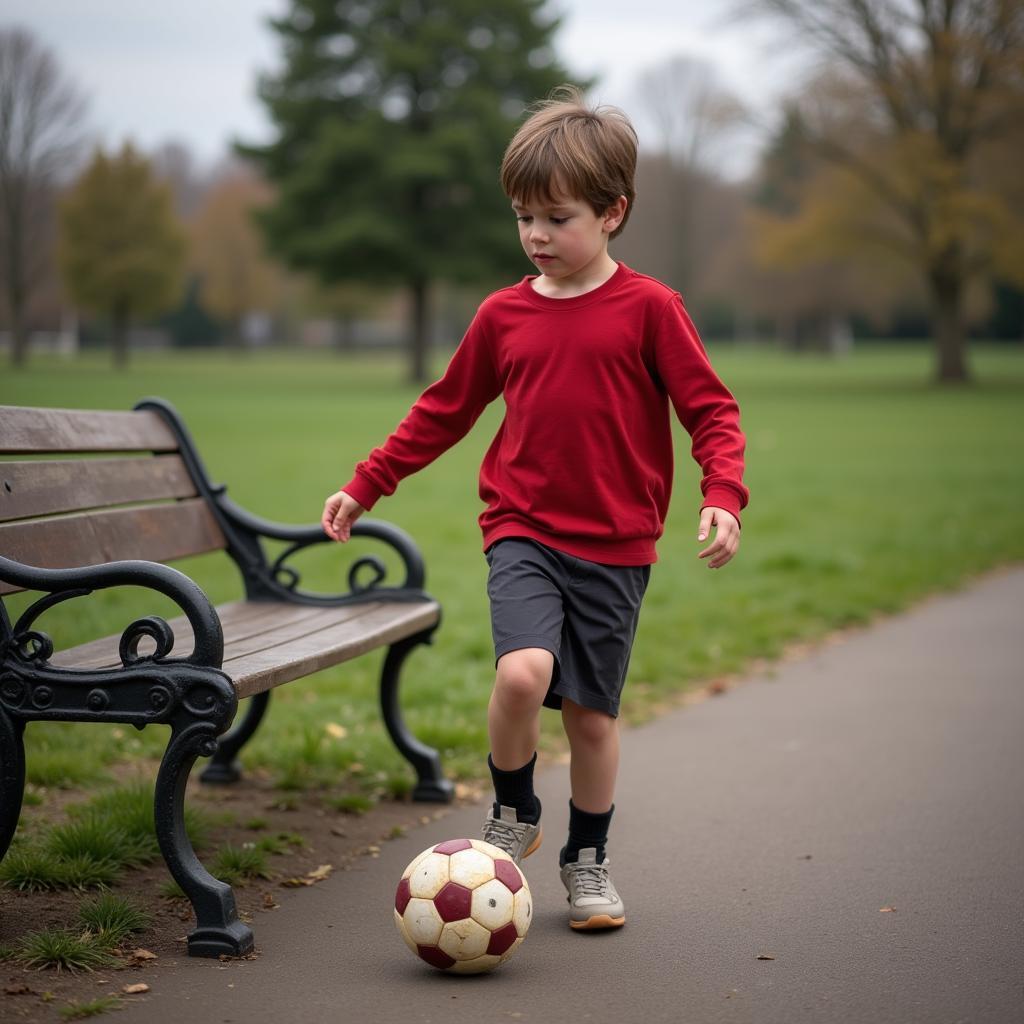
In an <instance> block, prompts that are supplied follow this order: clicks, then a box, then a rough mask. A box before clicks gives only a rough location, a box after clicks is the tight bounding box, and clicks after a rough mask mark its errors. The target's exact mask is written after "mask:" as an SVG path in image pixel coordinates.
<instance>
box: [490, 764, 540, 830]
mask: <svg viewBox="0 0 1024 1024" xmlns="http://www.w3.org/2000/svg"><path fill="white" fill-rule="evenodd" d="M536 763H537V753H536V751H534V754H533V757H531V758H530V760H529V761H527V762H526V764H524V765H523V767H522V768H516V769H515V770H513V771H510V772H506V771H502V769H501V768H495V767H494V761H493V760H492V759H491V755H490V754H488V755H487V767H488V768H490V769H491V778H492V779H493V780H494V816H495V817H496V818H498V817H500V816H501V805H502V804H504V805H505V806H506V807H514V808H515V809H516V820H518V821H526V822H529V823H530V824H531V825H536V824H537V822H538V821H540V801H539V800H538V799H537V797H536V796H534V794H533V766H534V765H535V764H536Z"/></svg>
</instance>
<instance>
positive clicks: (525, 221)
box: [516, 213, 532, 224]
mask: <svg viewBox="0 0 1024 1024" xmlns="http://www.w3.org/2000/svg"><path fill="white" fill-rule="evenodd" d="M516 220H517V221H519V223H520V224H529V223H530V221H531V220H532V218H531V217H528V216H527V215H526V214H525V213H520V214H519V215H518V216H517V217H516Z"/></svg>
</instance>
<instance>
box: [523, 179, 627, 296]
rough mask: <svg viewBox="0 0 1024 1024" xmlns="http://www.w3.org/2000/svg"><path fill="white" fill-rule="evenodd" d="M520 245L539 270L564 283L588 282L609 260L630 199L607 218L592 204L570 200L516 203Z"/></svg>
mask: <svg viewBox="0 0 1024 1024" xmlns="http://www.w3.org/2000/svg"><path fill="white" fill-rule="evenodd" d="M512 209H513V210H514V211H515V215H516V220H517V221H518V222H519V241H520V242H521V244H522V246H523V251H524V252H525V253H526V255H527V256H529V257H530V259H531V260H532V261H533V264H534V265H535V266H536V267H537V269H538V270H539V271H540V272H541V273H542V274H543V275H544V276H545V277H548V278H551V279H553V280H557V281H559V282H561V283H569V282H570V281H572V280H574V279H576V280H581V279H585V277H586V276H587V273H588V271H590V270H592V269H594V268H596V267H597V266H599V265H602V264H604V263H605V262H606V261H607V259H608V236H609V235H610V234H611V233H612V232H613V231H614V230H615V229H616V228H617V227H618V226H619V224H620V223H621V221H622V217H623V214H624V213H625V211H626V199H625V197H624V196H620V197H619V200H618V202H617V203H615V204H614V205H613V206H611V207H610V208H609V209H608V210H606V211H605V212H604V213H603V214H597V213H594V211H593V209H592V208H591V207H590V204H589V203H587V202H585V201H584V200H582V199H574V198H571V197H569V196H558V195H556V196H553V197H552V198H551V199H539V198H538V199H531V200H516V201H514V202H513V203H512Z"/></svg>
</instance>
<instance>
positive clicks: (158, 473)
mask: <svg viewBox="0 0 1024 1024" xmlns="http://www.w3.org/2000/svg"><path fill="white" fill-rule="evenodd" d="M195 493H196V489H195V485H194V484H193V483H192V479H191V477H190V476H189V475H188V470H187V469H186V468H185V463H184V462H182V460H181V457H180V456H178V455H157V456H155V457H145V458H127V459H60V460H53V461H50V462H3V463H0V522H7V521H10V520H12V519H28V518H29V517H30V516H47V515H52V514H54V513H58V512H78V511H79V510H81V509H90V508H107V507H109V506H111V505H128V504H131V503H134V502H140V501H160V500H163V499H167V498H191V497H194V496H195Z"/></svg>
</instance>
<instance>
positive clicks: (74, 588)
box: [0, 399, 452, 956]
mask: <svg viewBox="0 0 1024 1024" xmlns="http://www.w3.org/2000/svg"><path fill="white" fill-rule="evenodd" d="M0 455H3V456H7V457H6V458H4V459H2V460H0V859H2V858H3V856H4V854H5V853H6V852H7V849H8V847H9V845H10V842H11V840H12V838H13V835H14V831H15V829H16V827H17V823H18V817H19V814H20V811H21V802H22V796H23V791H24V784H25V752H24V744H23V733H24V729H25V725H26V723H28V722H31V721H65V722H118V723H124V724H128V725H133V726H136V727H137V728H139V729H142V728H143V727H145V726H147V725H157V724H160V725H167V726H170V736H169V739H168V743H167V747H166V750H165V752H164V755H163V759H162V761H161V764H160V768H159V771H158V773H157V777H156V782H155V788H154V816H155V825H156V835H157V840H158V842H159V845H160V850H161V852H162V854H163V857H164V860H165V861H166V863H167V867H168V869H169V870H170V872H171V874H172V875H173V877H174V879H175V880H176V881H177V882H178V884H179V885H180V886H181V888H182V889H183V890H184V892H185V894H186V895H187V896H188V898H189V900H190V901H191V902H192V906H193V908H194V910H195V914H196V922H197V924H196V928H195V929H194V930H193V931H192V932H191V934H190V935H189V937H188V951H189V953H190V954H191V955H193V956H219V955H221V954H228V955H233V956H239V955H242V954H244V953H246V952H248V951H249V950H251V949H252V946H253V936H252V931H251V929H249V928H248V927H247V926H246V925H245V924H244V923H243V922H242V921H240V920H239V918H238V914H237V911H236V908H235V899H234V894H233V892H232V890H231V887H230V886H229V885H226V884H225V883H224V882H221V881H219V880H218V879H216V878H214V877H213V876H212V875H210V874H209V873H208V872H207V871H206V870H205V868H204V867H203V866H202V864H201V863H200V862H199V860H198V858H197V857H196V855H195V852H194V850H193V848H192V845H191V842H190V841H189V838H188V834H187V832H186V830H185V820H184V799H185V785H186V782H187V780H188V776H189V772H190V771H191V769H192V766H193V764H194V763H195V761H196V758H197V757H210V758H211V760H210V762H209V764H208V765H207V767H206V768H205V770H204V771H203V772H202V773H201V776H200V778H201V780H202V781H204V782H207V783H227V782H232V781H235V780H237V779H238V778H239V766H238V763H237V760H236V758H237V755H238V752H239V750H240V749H241V748H242V746H243V745H244V744H245V743H246V741H247V740H248V739H249V738H250V737H251V736H252V735H253V733H254V732H255V731H256V728H257V727H258V725H259V724H260V721H261V720H262V718H263V716H264V714H265V712H266V710H267V705H268V701H269V697H270V691H271V689H272V688H273V687H275V686H280V685H281V684H282V683H287V682H289V681H291V680H294V679H299V678H301V677H303V676H307V675H309V674H310V673H312V672H316V671H318V670H320V669H323V668H327V667H329V666H332V665H336V664H339V663H341V662H344V661H346V660H349V659H351V658H355V657H358V656H359V655H361V654H364V653H366V652H368V651H372V650H374V649H377V648H381V647H385V646H386V647H387V648H388V650H387V654H386V656H385V658H384V665H383V670H382V673H381V680H380V700H381V708H382V713H383V718H384V723H385V725H386V727H387V730H388V732H389V733H390V735H391V738H392V740H393V741H394V743H395V745H396V746H397V748H398V750H399V751H400V752H401V753H402V754H403V755H404V756H405V757H406V758H407V759H408V760H409V762H410V763H411V764H412V766H413V768H414V770H415V772H416V776H417V783H416V786H415V788H414V790H413V798H414V799H418V800H435V801H447V800H450V799H451V797H452V785H451V783H450V781H448V780H447V779H446V778H445V777H444V776H443V774H442V772H441V764H440V758H439V756H438V753H437V751H436V750H433V749H431V748H430V747H428V746H426V745H424V744H423V743H421V742H420V741H418V740H417V739H416V738H415V737H414V736H412V735H411V734H410V733H409V731H408V730H407V728H406V726H405V724H404V722H403V720H402V716H401V713H400V711H399V704H398V685H399V675H400V670H401V667H402V663H403V662H404V660H405V658H406V656H407V655H408V653H409V652H410V651H411V650H412V649H413V648H414V647H416V646H417V645H418V644H422V643H429V642H430V640H431V637H432V634H433V632H434V630H435V629H436V628H437V625H438V623H439V621H440V617H441V609H440V607H439V605H438V604H437V602H436V601H434V600H432V599H431V598H430V596H429V595H428V594H426V593H425V592H424V590H423V584H424V568H423V560H422V557H421V556H420V553H419V551H418V549H417V548H416V546H415V544H414V543H413V541H412V539H411V538H410V537H409V536H408V535H407V534H405V533H404V532H403V531H401V530H399V529H398V528H396V527H394V526H392V525H390V524H388V523H384V522H381V521H378V520H371V519H367V518H363V519H361V520H359V521H358V522H357V523H356V524H355V527H354V529H353V531H352V533H353V543H352V547H353V548H356V549H357V554H358V548H359V545H370V547H371V548H375V550H370V551H368V552H363V553H361V554H358V557H357V555H356V554H352V553H351V552H350V551H349V550H348V547H346V550H345V557H349V558H353V559H354V560H353V561H352V564H351V565H350V567H349V569H348V573H347V585H348V589H347V590H345V591H344V592H342V593H337V594H330V595H323V594H316V593H310V592H307V591H305V590H303V589H301V588H300V586H299V583H300V580H299V575H298V573H297V571H296V570H295V569H294V568H293V567H292V566H289V565H288V564H287V562H288V561H289V559H291V558H292V556H294V555H295V554H296V553H297V552H299V551H302V550H303V549H306V548H309V547H310V546H312V545H317V544H322V543H330V542H329V541H328V538H327V537H326V535H325V534H324V532H323V530H322V529H321V527H320V525H319V524H317V525H315V526H287V525H282V524H280V523H274V522H270V521H268V520H265V519H262V518H259V517H258V516H255V515H253V514H252V513H250V512H248V511H246V510H245V509H243V508H242V507H240V506H239V505H237V504H236V503H235V502H233V501H232V500H231V499H230V498H228V496H227V494H226V491H225V488H224V487H223V485H215V484H213V483H211V482H210V479H209V477H208V476H207V473H206V470H205V468H204V466H203V463H202V461H201V460H200V457H199V455H198V453H197V451H196V448H195V446H194V444H193V442H192V439H191V437H190V436H189V433H188V431H187V430H186V428H185V425H184V424H183V422H182V421H181V419H180V417H179V416H178V414H177V413H176V411H175V410H174V409H173V407H172V406H170V405H169V404H168V403H167V402H165V401H163V400H161V399H147V400H145V401H142V402H139V403H138V405H136V406H135V409H134V410H133V411H131V412H127V411H122V412H111V411H84V410H67V409H45V408H27V407H17V406H0ZM72 455H81V456H83V457H80V458H71V457H69V456H72ZM54 456H58V457H54ZM112 456H113V457H112ZM268 541H269V542H271V543H270V544H268V543H267V542H268ZM356 541H358V542H359V543H358V544H357V543H355V542H356ZM282 544H283V550H282V551H281V552H280V554H279V555H277V557H276V558H273V559H272V558H271V556H268V554H267V549H268V547H272V548H280V547H282ZM214 550H223V551H226V552H227V554H228V555H229V556H230V557H231V558H232V559H233V560H234V562H235V565H236V566H237V568H238V570H239V572H240V573H241V575H242V582H243V585H244V593H245V598H244V599H243V600H238V601H233V602H231V603H229V604H225V605H221V606H219V607H216V608H215V607H214V606H213V605H212V604H211V603H210V600H209V599H208V598H207V596H206V594H205V593H204V592H203V590H202V589H201V588H200V587H199V586H198V585H197V584H196V583H195V582H194V581H193V580H191V579H190V578H189V577H188V576H186V575H184V574H183V573H181V572H179V571H178V570H176V569H173V568H171V567H169V566H167V565H165V564H162V563H165V562H168V561H172V560H174V559H178V558H183V557H186V556H190V555H196V554H202V553H206V552H210V551H214ZM399 565H400V566H401V568H400V569H399V570H398V572H399V574H401V573H404V578H398V579H397V582H393V581H392V580H391V579H389V577H390V575H391V571H392V569H393V568H397V567H398V566H399ZM125 586H130V587H136V588H146V589H148V590H149V591H152V592H158V593H160V594H163V595H165V596H166V597H167V598H170V600H171V601H172V602H174V604H176V605H177V607H178V608H180V610H181V612H182V613H183V614H182V615H181V616H180V617H175V618H172V619H170V620H169V621H168V620H165V619H164V618H161V617H160V616H158V615H153V614H147V609H146V607H145V604H144V599H143V604H142V605H140V616H139V617H138V618H136V619H135V620H134V621H132V622H131V623H130V624H129V625H127V626H126V627H125V628H124V629H123V631H122V632H121V633H120V634H118V635H115V636H111V637H106V638H100V639H96V640H93V641H90V642H89V643H85V644H82V645H80V646H77V647H73V648H70V649H66V650H60V651H55V649H54V643H53V641H52V640H51V638H50V637H49V636H48V635H47V634H46V633H45V632H43V631H42V630H41V629H40V628H39V625H38V623H37V620H38V619H39V617H40V616H41V615H42V614H43V613H45V612H46V611H48V610H49V609H50V608H52V607H53V606H54V605H57V604H58V603H60V602H63V601H65V600H68V599H71V598H79V597H85V596H87V595H89V594H90V593H92V592H93V591H97V590H103V589H107V588H111V587H125ZM17 591H33V592H35V591H40V592H42V595H43V596H42V597H40V598H38V599H37V600H35V601H34V603H32V604H30V605H29V606H28V607H26V608H25V609H24V610H23V611H22V612H21V614H20V615H19V616H18V617H17V619H15V618H14V615H13V614H11V612H10V610H9V609H8V608H7V607H5V605H4V600H3V597H4V595H10V594H12V593H14V592H17ZM31 596H32V595H29V597H28V598H23V599H22V600H28V599H30V597H31ZM8 603H10V597H9V596H8ZM150 610H152V609H150ZM133 614H134V613H133ZM172 651H173V654H172ZM244 699H248V701H249V704H248V709H247V711H246V713H245V715H244V717H243V718H242V719H241V721H240V723H239V724H237V725H235V726H234V727H233V728H231V729H230V731H228V729H229V726H231V725H232V722H233V720H234V718H235V712H236V710H237V708H238V703H239V701H241V700H244Z"/></svg>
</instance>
